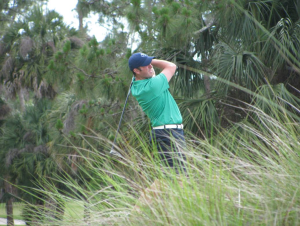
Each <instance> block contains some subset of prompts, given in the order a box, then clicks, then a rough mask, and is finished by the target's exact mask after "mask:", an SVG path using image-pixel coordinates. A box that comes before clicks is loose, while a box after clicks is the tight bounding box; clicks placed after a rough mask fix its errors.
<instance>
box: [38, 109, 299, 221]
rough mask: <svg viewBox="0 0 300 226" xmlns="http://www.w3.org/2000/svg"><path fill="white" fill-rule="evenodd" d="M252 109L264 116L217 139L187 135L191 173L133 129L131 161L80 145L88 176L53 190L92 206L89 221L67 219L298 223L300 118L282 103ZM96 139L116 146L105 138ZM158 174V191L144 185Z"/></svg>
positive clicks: (126, 142)
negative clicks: (168, 162) (167, 160)
mask: <svg viewBox="0 0 300 226" xmlns="http://www.w3.org/2000/svg"><path fill="white" fill-rule="evenodd" d="M251 110H252V112H251V114H252V115H251V117H252V118H253V119H254V118H255V119H256V121H255V122H256V123H254V122H252V123H251V124H250V123H249V122H248V121H246V120H245V121H242V122H240V123H237V124H235V125H234V126H233V127H232V128H231V129H228V130H225V131H221V132H220V133H219V134H217V135H216V136H214V137H213V139H210V140H201V139H199V138H197V137H193V135H192V134H189V135H187V147H186V148H185V149H184V152H185V153H186V155H187V158H188V161H187V166H188V172H189V177H188V178H187V177H185V176H183V175H176V174H175V173H174V172H173V171H171V170H167V171H164V170H163V169H162V168H161V166H160V165H159V164H158V163H157V162H156V159H155V158H152V154H153V150H152V147H150V148H149V146H147V139H145V137H142V136H143V135H142V134H141V133H139V132H138V131H134V130H132V131H131V133H130V134H132V137H131V139H127V140H126V139H124V142H122V141H120V142H122V143H119V146H121V147H122V149H121V148H120V149H119V150H118V151H119V152H121V153H123V154H124V155H125V159H123V160H119V161H115V160H109V158H108V156H107V155H103V154H102V153H101V152H99V151H96V150H97V149H96V148H94V147H92V146H88V147H87V146H86V148H82V147H78V148H76V147H74V149H75V150H77V152H78V154H79V155H81V158H82V159H81V163H82V164H81V165H80V166H78V167H79V168H78V170H80V172H81V175H84V176H83V177H82V178H81V180H80V181H79V180H78V179H76V180H74V179H73V178H72V177H71V176H70V177H65V178H58V180H61V181H62V182H63V183H64V184H65V185H66V186H67V187H68V188H69V190H70V193H69V194H68V195H66V196H61V195H60V194H59V193H57V192H55V189H51V191H52V193H49V192H47V195H50V196H51V197H52V198H53V199H56V198H58V197H59V198H60V199H64V200H65V201H66V202H70V201H72V202H78V204H77V205H78V206H79V209H78V211H79V212H81V213H83V208H84V207H83V206H85V208H86V210H87V211H88V212H90V217H89V218H87V219H86V220H84V219H83V217H84V214H83V215H80V216H78V218H76V220H74V219H73V217H67V218H65V219H64V222H63V224H64V225H87V224H88V223H90V224H91V225H105V224H108V225H109V224H110V225H114V224H115V225H149V226H150V225H161V226H163V225H298V222H300V190H299V184H300V177H299V175H300V157H299V153H300V144H299V140H300V137H299V134H300V131H299V129H300V127H299V124H297V123H295V122H294V121H293V119H292V118H290V116H289V115H288V114H284V112H281V111H279V110H277V111H276V110H275V109H273V111H272V113H268V114H265V113H264V112H263V111H260V110H259V109H256V108H253V109H251ZM273 113H276V114H273ZM94 139H98V143H99V144H101V145H103V146H104V147H105V145H106V146H107V149H108V150H109V148H110V147H111V143H110V142H109V141H108V140H106V139H105V138H102V137H98V138H94ZM124 150H127V152H124ZM154 152H155V151H154ZM154 156H155V154H154ZM154 181H156V182H157V181H159V184H160V187H159V188H158V189H157V190H156V192H154V193H153V192H149V191H148V192H144V191H145V189H147V188H149V187H150V186H151V184H152V183H153V182H154ZM43 183H44V185H45V186H46V187H48V188H49V187H51V184H50V183H49V184H47V181H44V182H43ZM53 191H54V192H53ZM42 193H45V191H41V194H42ZM78 194H80V196H78ZM141 194H144V196H143V195H142V196H141ZM145 194H146V195H148V196H149V197H148V199H147V198H143V197H145ZM149 200H151V201H149ZM135 204H138V205H139V206H140V212H137V211H133V209H134V206H135ZM45 217H46V218H47V216H45ZM48 217H49V216H48ZM76 217H77V216H76Z"/></svg>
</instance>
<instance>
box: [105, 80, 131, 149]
mask: <svg viewBox="0 0 300 226" xmlns="http://www.w3.org/2000/svg"><path fill="white" fill-rule="evenodd" d="M133 79H134V76H133V77H132V80H131V83H130V86H129V90H128V93H127V97H126V100H125V104H124V107H123V111H122V114H121V117H120V121H119V125H118V128H117V132H116V135H115V138H114V141H113V144H112V148H111V151H110V154H112V152H116V151H114V150H113V149H114V146H115V143H116V139H117V136H118V133H119V129H120V126H121V122H122V118H123V115H124V111H125V108H126V104H127V100H128V97H129V95H130V91H131V86H132V83H133Z"/></svg>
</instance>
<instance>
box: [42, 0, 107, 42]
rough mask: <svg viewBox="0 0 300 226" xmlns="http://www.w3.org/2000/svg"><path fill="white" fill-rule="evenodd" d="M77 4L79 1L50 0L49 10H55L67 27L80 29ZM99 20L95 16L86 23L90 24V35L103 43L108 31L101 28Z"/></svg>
mask: <svg viewBox="0 0 300 226" xmlns="http://www.w3.org/2000/svg"><path fill="white" fill-rule="evenodd" d="M77 2H78V0H49V1H48V5H47V7H48V9H49V10H53V9H54V10H55V11H57V12H58V13H59V14H61V15H62V16H63V17H64V22H65V23H66V24H67V25H70V26H72V27H74V28H76V29H78V19H77V13H76V11H75V10H74V9H75V8H76V4H77ZM97 19H98V17H97V15H93V16H91V17H90V18H89V19H85V20H84V22H85V23H88V28H89V32H88V33H89V35H90V36H94V35H95V37H96V38H97V40H98V41H102V40H103V39H104V37H105V35H106V29H105V28H103V27H100V26H99V24H98V23H97Z"/></svg>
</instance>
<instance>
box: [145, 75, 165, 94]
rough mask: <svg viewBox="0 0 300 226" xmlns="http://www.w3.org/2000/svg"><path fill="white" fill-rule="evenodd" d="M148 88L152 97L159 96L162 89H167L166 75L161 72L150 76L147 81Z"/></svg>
mask: <svg viewBox="0 0 300 226" xmlns="http://www.w3.org/2000/svg"><path fill="white" fill-rule="evenodd" d="M148 88H149V92H150V93H151V94H152V95H153V97H157V96H160V95H161V94H162V93H163V92H164V91H166V90H167V89H169V83H168V79H167V77H166V76H165V75H164V74H163V73H160V74H158V75H157V76H155V77H153V78H151V79H150V81H149V83H148Z"/></svg>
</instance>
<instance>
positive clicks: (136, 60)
mask: <svg viewBox="0 0 300 226" xmlns="http://www.w3.org/2000/svg"><path fill="white" fill-rule="evenodd" d="M153 58H155V57H153V56H148V55H147V54H145V53H134V54H132V55H131V57H130V58H129V60H128V65H129V68H130V70H131V71H133V69H135V68H138V67H141V66H147V65H149V64H150V63H151V61H152V59H153Z"/></svg>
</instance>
